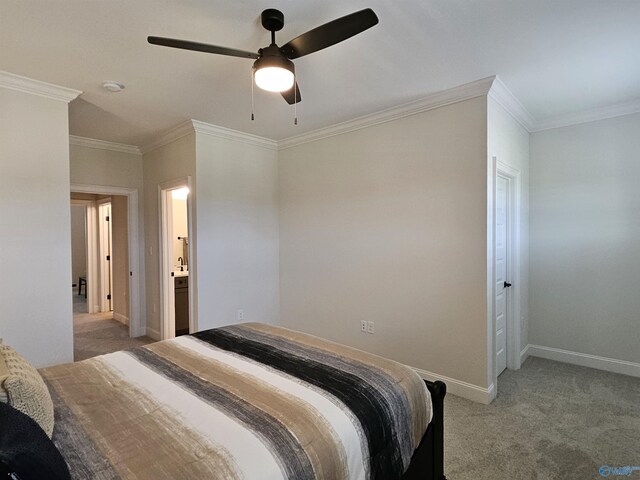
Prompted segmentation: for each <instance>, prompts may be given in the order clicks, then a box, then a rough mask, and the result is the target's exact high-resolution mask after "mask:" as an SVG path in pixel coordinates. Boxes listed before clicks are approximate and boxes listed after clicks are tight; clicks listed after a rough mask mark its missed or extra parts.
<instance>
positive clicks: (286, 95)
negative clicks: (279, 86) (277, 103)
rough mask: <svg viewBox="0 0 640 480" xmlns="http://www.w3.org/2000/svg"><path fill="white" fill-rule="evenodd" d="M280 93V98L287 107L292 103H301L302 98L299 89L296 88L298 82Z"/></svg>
mask: <svg viewBox="0 0 640 480" xmlns="http://www.w3.org/2000/svg"><path fill="white" fill-rule="evenodd" d="M294 90H295V92H296V93H295V97H294V93H293V92H294ZM280 93H281V95H282V98H284V99H285V100H286V101H287V103H288V104H289V105H293V104H294V103H300V102H301V101H302V97H301V96H300V89H299V88H298V82H296V83H295V84H294V86H293V87H291V88H290V89H289V90H286V91H284V92H280ZM296 97H297V98H296Z"/></svg>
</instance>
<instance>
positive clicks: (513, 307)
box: [494, 160, 522, 370]
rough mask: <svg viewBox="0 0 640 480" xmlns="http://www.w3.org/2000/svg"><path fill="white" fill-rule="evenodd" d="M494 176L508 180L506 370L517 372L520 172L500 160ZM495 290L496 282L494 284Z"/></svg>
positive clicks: (519, 324) (519, 327)
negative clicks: (508, 281)
mask: <svg viewBox="0 0 640 480" xmlns="http://www.w3.org/2000/svg"><path fill="white" fill-rule="evenodd" d="M496 175H500V176H502V177H504V178H507V179H509V187H510V188H509V207H510V208H509V211H508V213H507V215H508V222H509V232H508V233H507V236H508V242H509V246H508V255H509V258H508V259H507V267H508V271H507V275H509V279H510V280H511V283H512V287H511V288H510V292H508V295H509V307H510V308H509V310H510V311H509V316H508V319H507V320H508V324H507V368H509V369H510V370H519V369H520V366H521V362H520V338H521V336H522V332H521V323H520V316H521V306H520V296H521V286H522V277H521V273H520V254H521V239H520V231H521V225H520V207H521V205H520V203H521V195H522V194H521V181H520V171H519V170H517V169H515V168H513V167H511V166H510V165H507V164H505V163H502V162H501V161H500V160H498V161H497V162H496ZM494 288H495V281H494Z"/></svg>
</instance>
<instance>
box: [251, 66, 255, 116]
mask: <svg viewBox="0 0 640 480" xmlns="http://www.w3.org/2000/svg"><path fill="white" fill-rule="evenodd" d="M253 74H254V72H253V68H252V69H251V121H253V120H255V117H254V116H253Z"/></svg>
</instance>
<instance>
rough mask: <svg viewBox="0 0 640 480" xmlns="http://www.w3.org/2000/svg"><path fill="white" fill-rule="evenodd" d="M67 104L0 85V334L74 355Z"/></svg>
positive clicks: (42, 356) (28, 348)
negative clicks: (0, 269) (0, 273)
mask: <svg viewBox="0 0 640 480" xmlns="http://www.w3.org/2000/svg"><path fill="white" fill-rule="evenodd" d="M68 124H69V121H68V105H67V103H66V102H64V101H59V100H51V99H48V98H45V97H43V96H37V95H31V94H27V93H22V92H18V91H15V90H9V89H7V88H3V87H0V231H1V232H2V234H1V235H0V265H2V271H3V273H4V275H2V276H1V277H0V310H1V311H2V315H1V316H0V337H3V338H4V342H5V343H7V344H9V345H12V346H13V347H14V348H15V349H16V350H18V351H19V352H20V353H22V354H23V355H24V356H25V357H26V358H27V359H28V360H30V361H31V362H32V363H33V364H34V365H36V366H37V367H42V366H45V365H52V364H55V363H62V362H70V361H72V360H73V332H72V322H71V317H72V308H71V291H70V288H69V287H70V286H71V234H70V232H71V222H70V208H69V131H68Z"/></svg>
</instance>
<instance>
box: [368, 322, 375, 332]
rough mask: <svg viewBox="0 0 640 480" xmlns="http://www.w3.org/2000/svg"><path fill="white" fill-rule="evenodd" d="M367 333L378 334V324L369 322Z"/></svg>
mask: <svg viewBox="0 0 640 480" xmlns="http://www.w3.org/2000/svg"><path fill="white" fill-rule="evenodd" d="M367 332H368V333H376V324H375V323H374V322H372V321H368V322H367Z"/></svg>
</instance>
